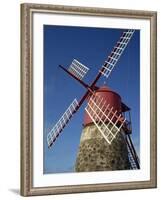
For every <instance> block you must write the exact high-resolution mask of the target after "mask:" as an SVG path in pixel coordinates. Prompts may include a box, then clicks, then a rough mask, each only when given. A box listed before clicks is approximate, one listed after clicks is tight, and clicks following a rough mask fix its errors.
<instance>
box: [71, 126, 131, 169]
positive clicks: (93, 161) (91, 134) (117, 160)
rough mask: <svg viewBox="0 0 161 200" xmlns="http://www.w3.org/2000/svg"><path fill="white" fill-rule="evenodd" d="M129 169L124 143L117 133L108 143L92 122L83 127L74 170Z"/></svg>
mask: <svg viewBox="0 0 161 200" xmlns="http://www.w3.org/2000/svg"><path fill="white" fill-rule="evenodd" d="M125 169H130V162H129V159H128V152H127V147H126V143H125V140H124V137H123V135H122V133H121V132H120V133H118V134H117V136H116V138H115V139H114V140H113V142H112V144H111V145H109V144H108V143H107V142H106V140H105V139H104V138H103V136H102V135H101V133H100V132H99V130H98V129H97V127H96V126H95V125H94V124H91V125H88V126H86V127H84V129H83V131H82V135H81V139H80V146H79V150H78V155H77V159H76V164H75V171H76V172H88V171H109V170H110V171H111V170H125Z"/></svg>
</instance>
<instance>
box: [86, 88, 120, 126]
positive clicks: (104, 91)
mask: <svg viewBox="0 0 161 200" xmlns="http://www.w3.org/2000/svg"><path fill="white" fill-rule="evenodd" d="M95 93H96V96H97V95H99V96H100V97H102V98H103V99H104V100H105V101H106V103H107V105H108V104H109V108H112V107H113V111H116V110H117V112H118V113H121V97H120V95H118V94H117V93H116V92H114V91H112V90H111V89H110V88H108V87H107V86H102V87H100V88H99V89H97V90H96V92H95ZM107 105H105V106H107ZM106 114H108V111H107V113H106ZM90 123H93V121H92V120H91V118H90V116H89V115H88V114H87V112H85V116H84V125H88V124H90Z"/></svg>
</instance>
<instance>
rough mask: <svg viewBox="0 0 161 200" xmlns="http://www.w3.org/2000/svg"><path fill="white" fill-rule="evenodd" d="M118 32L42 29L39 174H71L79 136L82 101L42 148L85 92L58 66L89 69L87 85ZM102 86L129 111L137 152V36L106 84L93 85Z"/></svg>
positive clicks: (138, 73)
mask: <svg viewBox="0 0 161 200" xmlns="http://www.w3.org/2000/svg"><path fill="white" fill-rule="evenodd" d="M122 32H123V29H108V28H88V27H72V26H50V25H45V26H44V173H57V172H60V173H61V172H72V171H73V170H74V164H75V160H76V155H77V151H78V147H79V141H80V136H81V132H82V123H83V116H84V108H85V106H86V102H85V103H84V104H83V106H82V107H81V108H80V110H79V111H78V112H77V113H76V114H75V115H74V117H73V118H72V119H71V121H70V122H69V124H68V125H67V126H66V127H65V129H64V130H63V132H62V133H61V135H60V136H59V138H58V139H57V141H56V142H55V143H54V145H53V146H52V147H51V148H50V149H48V147H47V142H46V135H47V133H48V131H49V130H50V128H51V127H52V126H53V125H54V124H55V123H56V122H57V121H58V120H59V118H60V117H61V115H62V114H63V113H64V111H65V110H66V109H67V107H68V106H69V105H70V103H71V102H72V101H73V99H74V98H77V100H79V99H80V98H81V97H82V95H83V94H84V93H85V91H86V90H85V89H84V88H83V87H82V86H81V85H80V84H79V83H78V82H76V81H75V80H74V79H72V78H70V77H69V75H67V74H66V73H65V72H64V71H62V70H61V69H60V68H59V67H58V65H59V64H61V65H63V66H64V67H66V68H68V67H69V65H70V64H71V62H72V60H73V59H74V58H75V59H77V60H78V61H80V62H81V63H82V64H84V65H86V66H87V67H89V68H90V70H89V72H88V74H87V75H86V77H85V78H84V81H85V82H87V83H90V82H91V81H92V80H93V78H94V77H95V76H96V74H97V73H98V70H99V69H100V67H101V66H102V64H103V63H104V61H105V59H106V58H107V56H108V55H109V54H110V52H111V50H112V48H113V47H114V45H115V44H116V42H117V41H118V39H119V37H120V35H121V33H122ZM104 81H106V84H107V85H108V86H109V87H110V88H111V89H112V90H114V91H115V92H117V93H118V94H119V95H120V96H121V98H122V101H123V102H124V103H125V104H126V105H128V106H129V107H130V108H131V114H132V128H133V133H132V139H133V142H134V145H135V148H136V150H137V152H138V154H139V152H140V148H139V145H140V138H139V137H140V134H139V131H140V102H139V101H140V31H139V30H137V31H135V33H134V35H133V37H132V39H131V41H130V43H129V44H128V46H127V48H126V49H125V51H124V53H123V55H122V56H121V58H120V60H119V61H118V63H117V64H116V66H115V68H114V70H113V72H112V73H111V75H110V77H109V78H108V80H107V79H106V78H105V77H103V76H102V78H101V79H100V80H99V82H98V86H101V85H103V83H104Z"/></svg>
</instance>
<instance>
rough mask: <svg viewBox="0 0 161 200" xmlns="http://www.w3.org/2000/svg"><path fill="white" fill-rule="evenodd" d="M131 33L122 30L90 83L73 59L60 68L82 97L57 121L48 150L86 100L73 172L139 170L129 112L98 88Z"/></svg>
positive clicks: (108, 92)
mask: <svg viewBox="0 0 161 200" xmlns="http://www.w3.org/2000/svg"><path fill="white" fill-rule="evenodd" d="M133 33H134V30H127V31H124V32H123V34H122V35H121V37H120V39H119V41H118V42H117V44H116V46H114V48H113V50H112V52H111V54H110V55H109V56H108V58H107V60H106V61H105V62H104V64H103V66H102V67H101V69H100V70H99V72H98V74H97V76H96V77H95V79H94V80H93V82H92V83H91V84H87V83H85V82H84V81H83V78H84V76H85V75H86V73H87V72H88V70H89V69H88V68H87V67H86V66H85V65H83V64H82V63H80V62H78V61H77V60H76V59H74V60H73V62H72V64H71V65H70V66H69V69H66V68H64V67H63V66H61V65H59V67H60V68H61V69H63V70H64V71H65V72H66V73H67V74H68V75H70V76H71V77H73V78H74V79H76V80H77V81H78V82H79V83H80V84H81V85H82V86H83V87H85V88H86V92H85V94H84V95H83V96H82V98H81V99H80V100H79V101H77V99H74V100H73V102H72V103H71V105H70V106H69V107H68V108H67V110H66V111H65V112H64V114H63V115H62V117H61V118H60V119H59V121H58V122H57V123H56V124H55V126H54V127H53V128H52V129H51V130H50V131H49V133H48V135H47V143H48V146H49V147H51V146H52V145H53V144H54V143H55V141H56V140H57V138H58V137H59V135H60V133H61V132H62V131H63V129H64V128H65V126H66V125H67V123H68V122H69V121H70V119H71V118H72V116H73V115H74V114H75V113H76V112H77V111H78V109H79V108H80V107H81V105H82V104H83V103H84V101H85V100H87V106H86V108H85V111H86V113H85V118H84V128H83V131H82V136H81V141H80V146H79V152H78V156H77V160H76V166H75V169H76V171H102V170H119V169H139V168H140V166H139V159H138V156H137V154H136V151H135V148H134V146H133V143H132V140H131V136H130V134H131V132H132V131H131V126H130V124H131V122H130V121H129V120H127V119H126V118H125V117H124V113H125V112H127V111H129V110H130V109H129V108H128V107H127V106H126V105H125V104H124V103H122V101H121V97H120V96H119V95H118V94H117V93H115V92H114V91H112V90H110V89H109V88H107V87H97V86H96V83H97V81H98V80H99V79H100V78H101V76H105V77H106V78H108V77H109V75H110V74H111V72H112V70H113V68H114V67H115V65H116V63H117V61H118V60H119V58H120V56H121V55H122V53H123V51H124V49H125V48H126V46H127V44H128V43H129V41H130V39H131V37H132V35H133Z"/></svg>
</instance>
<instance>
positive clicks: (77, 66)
mask: <svg viewBox="0 0 161 200" xmlns="http://www.w3.org/2000/svg"><path fill="white" fill-rule="evenodd" d="M68 70H69V71H70V72H71V73H72V74H74V75H75V76H76V77H77V78H79V79H80V80H82V79H83V78H84V76H85V75H86V73H87V72H88V70H89V68H88V67H86V66H85V65H83V64H82V63H80V62H79V61H78V60H76V59H74V60H73V62H72V63H71V65H70V66H69V69H68Z"/></svg>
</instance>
